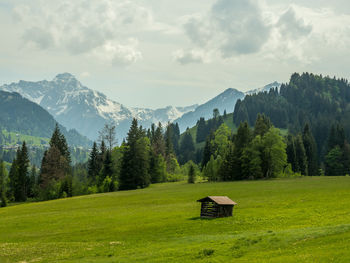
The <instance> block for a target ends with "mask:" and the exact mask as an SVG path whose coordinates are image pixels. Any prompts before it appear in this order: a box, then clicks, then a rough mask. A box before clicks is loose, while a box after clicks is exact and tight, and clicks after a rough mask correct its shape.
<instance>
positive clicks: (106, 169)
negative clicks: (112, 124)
mask: <svg viewBox="0 0 350 263" xmlns="http://www.w3.org/2000/svg"><path fill="white" fill-rule="evenodd" d="M107 177H109V178H113V162H112V156H111V152H110V151H109V150H107V151H106V155H105V158H104V160H103V166H102V169H101V172H100V175H99V180H98V184H99V186H101V185H102V183H103V181H104V180H105V179H106V178H107Z"/></svg>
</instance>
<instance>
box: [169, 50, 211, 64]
mask: <svg viewBox="0 0 350 263" xmlns="http://www.w3.org/2000/svg"><path fill="white" fill-rule="evenodd" d="M173 57H174V60H175V61H176V62H178V63H180V64H182V65H186V64H192V63H198V64H202V63H208V62H209V61H210V58H209V55H208V54H207V53H206V51H204V50H196V49H192V50H183V49H179V50H177V51H175V52H174V54H173Z"/></svg>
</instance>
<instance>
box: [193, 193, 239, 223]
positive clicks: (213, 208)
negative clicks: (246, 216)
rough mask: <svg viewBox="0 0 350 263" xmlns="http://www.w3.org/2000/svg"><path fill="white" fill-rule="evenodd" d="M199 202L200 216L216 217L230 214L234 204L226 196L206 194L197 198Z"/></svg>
mask: <svg viewBox="0 0 350 263" xmlns="http://www.w3.org/2000/svg"><path fill="white" fill-rule="evenodd" d="M197 202H201V203H202V205H201V217H205V218H216V217H228V216H232V211H233V207H234V206H235V205H236V203H235V202H233V201H232V200H231V199H230V198H228V197H227V196H207V197H205V198H202V199H199V200H197Z"/></svg>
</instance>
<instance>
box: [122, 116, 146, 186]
mask: <svg viewBox="0 0 350 263" xmlns="http://www.w3.org/2000/svg"><path fill="white" fill-rule="evenodd" d="M149 154H150V140H149V139H148V138H147V137H146V134H145V132H144V131H143V130H142V127H140V128H139V127H138V123H137V120H136V119H135V118H134V119H133V121H132V123H131V127H130V129H129V132H128V136H127V143H126V145H125V150H124V155H123V159H122V166H121V172H120V177H119V184H120V186H119V189H121V190H127V189H137V188H138V187H140V188H144V187H147V186H148V185H149V184H150V181H151V178H150V175H149Z"/></svg>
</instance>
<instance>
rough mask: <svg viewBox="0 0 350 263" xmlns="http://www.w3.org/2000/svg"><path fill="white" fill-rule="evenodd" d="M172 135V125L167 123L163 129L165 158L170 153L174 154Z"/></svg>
mask: <svg viewBox="0 0 350 263" xmlns="http://www.w3.org/2000/svg"><path fill="white" fill-rule="evenodd" d="M173 136H174V130H173V126H172V125H171V124H170V123H168V125H167V127H166V131H165V155H166V157H167V159H169V156H170V155H172V154H174V145H173Z"/></svg>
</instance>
